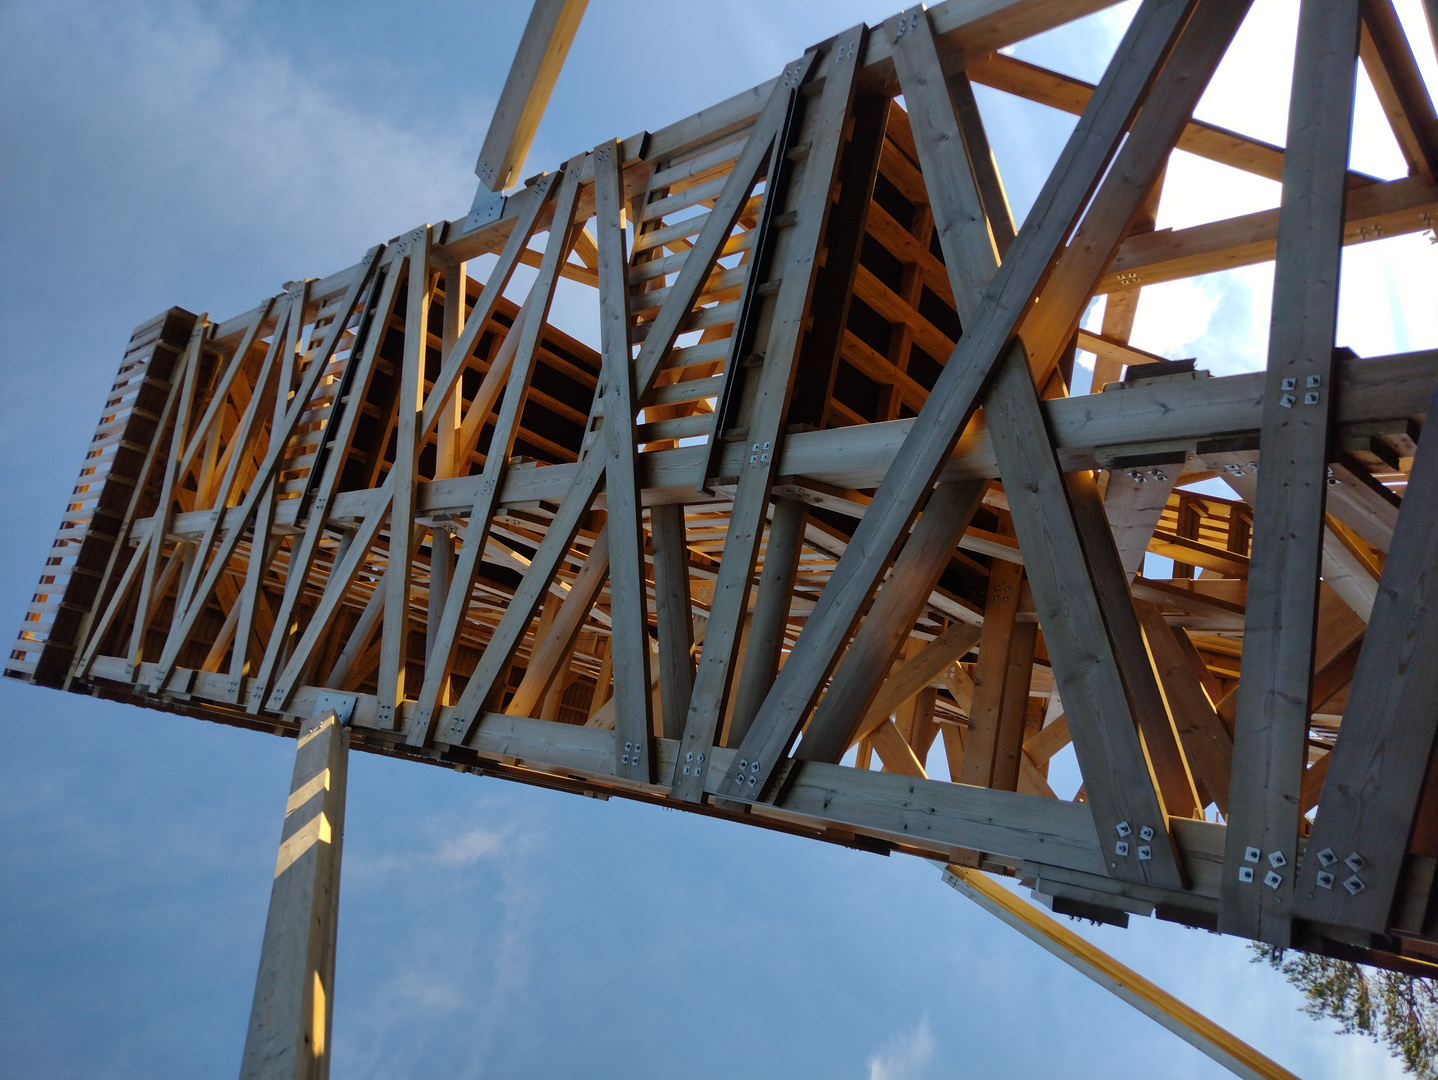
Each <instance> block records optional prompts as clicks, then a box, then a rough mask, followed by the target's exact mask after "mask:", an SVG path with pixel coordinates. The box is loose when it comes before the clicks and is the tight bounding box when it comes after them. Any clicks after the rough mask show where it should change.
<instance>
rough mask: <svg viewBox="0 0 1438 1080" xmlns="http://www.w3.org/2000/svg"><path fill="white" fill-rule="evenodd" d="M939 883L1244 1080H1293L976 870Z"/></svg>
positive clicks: (947, 875)
mask: <svg viewBox="0 0 1438 1080" xmlns="http://www.w3.org/2000/svg"><path fill="white" fill-rule="evenodd" d="M944 881H945V883H946V884H948V885H949V886H951V887H952V888H953V889H955V890H956V891H958V892H961V893H963V894H964V895H965V896H967V897H968V898H969V899H970V900H972V901H973V902H974V903H976V904H978V905H979V906H980V907H981V908H983V909H984V910H985V911H987V912H989V913H990V914H991V915H995V916H997V917H998V918H999V919H1001V920H1003V921H1004V922H1006V923H1008V925H1010V926H1012V927H1013V928H1014V929H1015V930H1017V931H1018V932H1019V933H1021V934H1023V935H1024V937H1026V938H1028V939H1029V940H1030V941H1032V942H1034V943H1035V944H1037V945H1039V946H1040V947H1041V948H1044V949H1046V950H1047V951H1049V952H1051V953H1053V954H1054V955H1055V956H1057V957H1058V958H1059V959H1060V960H1062V961H1063V962H1064V963H1066V964H1068V965H1069V966H1070V967H1071V968H1074V969H1075V970H1077V971H1081V972H1083V974H1085V975H1087V976H1088V977H1089V978H1090V979H1092V980H1093V981H1094V982H1096V983H1098V985H1100V986H1102V987H1103V988H1104V989H1105V990H1108V991H1110V992H1112V993H1113V994H1114V995H1115V996H1117V997H1119V998H1121V999H1122V1000H1124V1001H1126V1002H1128V1003H1129V1004H1130V1005H1132V1006H1133V1007H1134V1008H1135V1009H1137V1010H1138V1011H1139V1012H1141V1013H1143V1014H1144V1015H1145V1016H1147V1017H1149V1018H1150V1019H1151V1020H1153V1021H1155V1022H1156V1023H1158V1024H1160V1025H1162V1026H1163V1027H1165V1028H1167V1029H1168V1030H1169V1031H1171V1032H1173V1033H1174V1034H1175V1035H1177V1036H1178V1037H1179V1038H1180V1039H1182V1040H1183V1041H1184V1042H1186V1043H1188V1044H1189V1045H1190V1046H1193V1047H1195V1048H1196V1049H1198V1050H1199V1051H1201V1052H1202V1053H1204V1054H1206V1055H1207V1056H1208V1057H1211V1058H1212V1059H1213V1060H1214V1061H1216V1062H1218V1063H1219V1064H1220V1065H1222V1066H1223V1067H1224V1068H1225V1069H1228V1070H1229V1071H1230V1072H1232V1073H1233V1074H1234V1075H1235V1076H1241V1077H1244V1078H1245V1080H1298V1078H1297V1077H1295V1076H1294V1075H1293V1074H1292V1073H1291V1072H1289V1071H1288V1070H1287V1069H1285V1068H1284V1067H1283V1066H1282V1065H1279V1064H1278V1062H1276V1061H1273V1060H1272V1059H1270V1058H1268V1057H1266V1056H1264V1055H1263V1054H1261V1053H1259V1052H1258V1051H1257V1050H1255V1049H1254V1048H1253V1047H1251V1046H1249V1045H1248V1044H1247V1043H1246V1042H1244V1041H1243V1040H1242V1039H1239V1038H1237V1037H1236V1036H1234V1035H1233V1034H1232V1033H1230V1032H1228V1031H1225V1030H1224V1029H1223V1028H1221V1027H1219V1026H1218V1025H1217V1024H1215V1023H1214V1022H1213V1021H1212V1020H1210V1019H1208V1018H1207V1017H1206V1016H1203V1015H1201V1014H1199V1013H1197V1012H1195V1011H1194V1010H1193V1009H1191V1008H1189V1007H1188V1006H1187V1005H1185V1004H1184V1003H1183V1002H1181V1001H1179V1000H1178V999H1177V998H1176V997H1174V996H1173V995H1172V994H1169V993H1167V992H1166V991H1164V990H1163V989H1162V988H1160V987H1158V986H1155V985H1154V984H1153V983H1151V982H1149V981H1148V980H1147V979H1145V978H1144V977H1143V976H1142V975H1140V974H1139V973H1138V972H1136V971H1134V970H1133V969H1132V968H1129V967H1126V966H1124V965H1123V964H1121V963H1119V962H1118V961H1117V960H1115V959H1114V958H1113V957H1112V956H1110V955H1108V953H1106V952H1104V951H1103V950H1102V949H1099V948H1098V947H1097V946H1095V945H1093V944H1091V943H1090V942H1088V941H1086V940H1084V939H1083V938H1081V937H1079V936H1078V935H1077V934H1075V933H1074V932H1073V931H1072V930H1070V929H1069V928H1068V927H1067V926H1064V925H1063V924H1062V923H1060V922H1057V921H1056V920H1054V919H1052V918H1050V917H1049V916H1047V915H1045V914H1044V913H1043V912H1041V911H1039V910H1038V909H1037V908H1035V907H1034V906H1033V905H1031V904H1026V903H1024V902H1023V901H1022V900H1020V899H1019V898H1018V897H1016V896H1015V895H1014V894H1013V893H1011V892H1009V891H1008V890H1007V889H1004V888H1002V887H1000V886H999V885H997V884H995V883H994V882H993V881H991V880H990V879H989V878H988V877H987V876H985V875H984V873H983V871H981V870H971V869H969V868H968V867H965V866H957V865H954V864H952V863H950V864H949V865H948V866H947V867H946V868H945V869H944Z"/></svg>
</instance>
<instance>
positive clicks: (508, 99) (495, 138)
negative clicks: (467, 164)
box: [474, 0, 589, 191]
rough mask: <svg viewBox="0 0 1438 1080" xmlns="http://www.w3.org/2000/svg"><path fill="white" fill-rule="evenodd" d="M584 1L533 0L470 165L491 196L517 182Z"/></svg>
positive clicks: (580, 16)
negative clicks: (476, 156)
mask: <svg viewBox="0 0 1438 1080" xmlns="http://www.w3.org/2000/svg"><path fill="white" fill-rule="evenodd" d="M588 2H589V0H534V7H533V8H531V9H530V12H529V21H528V22H527V23H525V25H524V36H523V37H521V38H520V39H519V51H518V52H516V53H515V56H514V62H513V63H512V64H510V67H509V75H508V77H507V78H506V79H505V80H504V89H503V90H502V91H500V95H499V104H498V105H496V106H495V107H494V115H493V117H491V118H490V121H489V131H488V132H487V133H486V134H485V136H484V146H483V148H481V150H480V151H479V160H478V161H476V162H475V163H474V174H475V175H476V176H478V177H479V179H480V180H481V181H482V182H483V183H484V186H485V187H487V188H489V190H490V191H503V190H504V189H505V188H507V187H511V186H512V185H513V184H514V182H515V180H516V178H517V177H518V175H519V170H520V167H521V166H523V164H524V158H525V156H526V155H527V154H528V153H529V144H530V143H531V142H533V141H534V133H535V131H536V130H538V128H539V120H540V117H542V116H543V115H544V107H545V106H546V105H547V104H549V95H550V93H551V92H552V91H553V90H554V83H555V81H556V80H557V79H558V78H559V69H560V68H562V67H563V66H564V58H565V57H566V56H567V55H569V46H570V45H571V44H572V43H573V41H574V35H575V34H576V33H578V32H579V20H580V19H582V18H583V17H584V9H585V8H586V7H587V6H588Z"/></svg>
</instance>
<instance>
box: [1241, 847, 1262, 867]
mask: <svg viewBox="0 0 1438 1080" xmlns="http://www.w3.org/2000/svg"><path fill="white" fill-rule="evenodd" d="M1262 857H1263V852H1261V851H1259V850H1258V848H1256V847H1246V848H1244V849H1243V861H1244V862H1253V863H1256V862H1257V861H1258V860H1259V859H1261V858H1262Z"/></svg>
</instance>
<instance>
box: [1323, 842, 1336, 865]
mask: <svg viewBox="0 0 1438 1080" xmlns="http://www.w3.org/2000/svg"><path fill="white" fill-rule="evenodd" d="M1318 861H1319V863H1320V864H1321V865H1323V866H1332V865H1333V864H1334V863H1336V862H1337V861H1338V856H1337V855H1335V854H1333V849H1332V848H1331V847H1326V848H1324V849H1323V850H1322V851H1320V852H1319V853H1318Z"/></svg>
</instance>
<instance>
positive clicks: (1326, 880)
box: [1318, 870, 1333, 889]
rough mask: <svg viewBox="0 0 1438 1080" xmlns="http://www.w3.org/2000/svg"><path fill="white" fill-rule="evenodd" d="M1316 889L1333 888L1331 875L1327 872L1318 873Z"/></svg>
mask: <svg viewBox="0 0 1438 1080" xmlns="http://www.w3.org/2000/svg"><path fill="white" fill-rule="evenodd" d="M1318 887H1319V888H1320V889H1331V888H1333V874H1332V873H1331V872H1329V871H1327V870H1320V871H1318Z"/></svg>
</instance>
